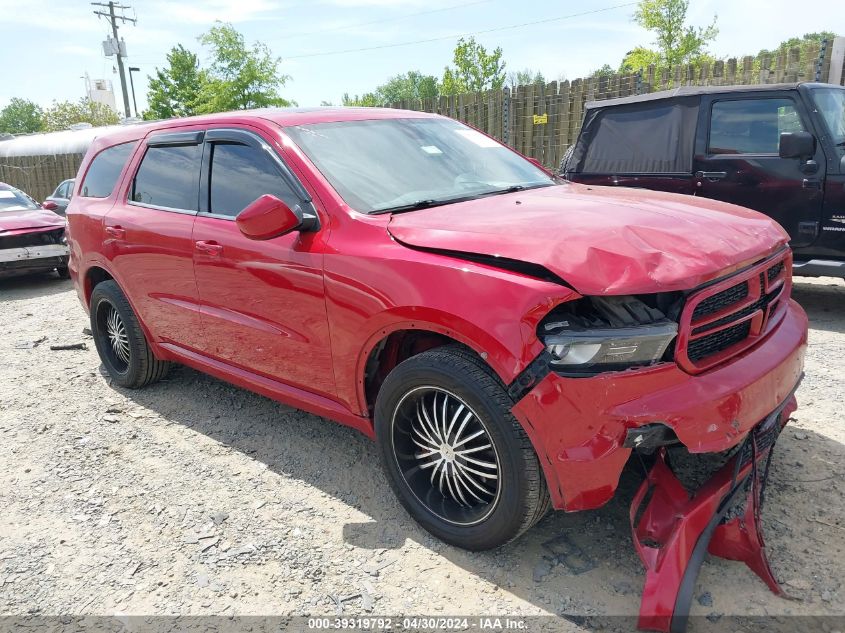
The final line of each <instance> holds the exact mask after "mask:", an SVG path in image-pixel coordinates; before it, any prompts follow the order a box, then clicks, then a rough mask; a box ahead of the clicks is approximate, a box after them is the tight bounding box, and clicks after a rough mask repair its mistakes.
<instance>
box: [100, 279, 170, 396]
mask: <svg viewBox="0 0 845 633" xmlns="http://www.w3.org/2000/svg"><path fill="white" fill-rule="evenodd" d="M91 334H92V335H93V337H94V344H95V345H96V346H97V353H98V354H99V355H100V360H101V361H102V362H103V365H104V366H105V368H106V370H107V371H108V373H109V376H111V379H112V380H113V381H114V382H115V384H117V385H119V386H121V387H126V388H128V389H140V388H141V387H146V386H147V385H149V384H150V383H153V382H156V381H158V380H161V379H162V378H163V377H164V376H165V375H166V374H167V371H168V370H169V369H170V363H168V362H165V361H161V360H159V359H157V358H156V357H155V356H154V355H153V352H152V349H150V346H149V343H147V339H146V337H145V336H144V332H143V330H142V329H141V325H140V323H139V322H138V317H136V316H135V312H134V311H133V310H132V306H130V305H129V301H128V300H127V299H126V296H125V295H124V294H123V291H121V289H120V287H119V286H118V285H117V284H116V283H115V282H114V281H112V280H109V281H103V282H101V283H99V284H97V286H96V287H95V288H94V291H93V292H92V293H91Z"/></svg>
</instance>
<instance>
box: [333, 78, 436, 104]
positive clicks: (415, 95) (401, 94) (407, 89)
mask: <svg viewBox="0 0 845 633" xmlns="http://www.w3.org/2000/svg"><path fill="white" fill-rule="evenodd" d="M439 94H440V91H439V86H438V85H437V77H435V76H434V75H423V74H422V73H421V72H420V71H418V70H409V71H408V72H406V73H401V74H399V75H396V76H395V77H391V78H390V79H388V80H387V81H386V82H385V83H383V84H382V85H381V86H378V87H377V88H376V89H375V91H373V92H365V93H364V94H362V95H361V96H358V95H355V96H354V97H350V96H349V93H346V94H344V95H343V105H345V106H365V107H378V106H383V105H386V104H389V103H396V102H397V101H402V100H403V99H407V100H408V101H416V100H419V99H428V98H432V97H438V96H439Z"/></svg>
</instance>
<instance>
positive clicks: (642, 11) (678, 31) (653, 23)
mask: <svg viewBox="0 0 845 633" xmlns="http://www.w3.org/2000/svg"><path fill="white" fill-rule="evenodd" d="M688 9H689V0H640V3H639V4H638V5H637V10H636V11H635V12H634V22H636V23H637V24H638V25H639V26H641V27H642V28H644V29H646V30H647V31H651V32H652V33H653V34H654V36H655V41H654V44H655V46H656V47H657V50H656V51H649V50H648V49H639V53H638V55H637V56H635V57H634V58H633V59H629V57H630V55H631V54H630V53H629V55H628V56H626V58H625V60H626V61H627V62H628V65H627V68H628V69H629V70H628V72H631V71H637V70H640V69H641V68H644V66H639V67H635V66H634V64H635V63H642V61H644V60H649V59H652V60H657V62H658V63H656V64H655V65H656V66H657V67H658V70H662V69H664V68H665V69H668V70H670V71H671V70H672V69H674V68H675V67H677V66H683V65H685V64H699V63H701V61H703V60H704V59H705V56H706V54H707V45H708V43H710V42H712V41H713V40H714V39H715V38H716V35H718V33H719V30H718V29H717V28H716V16H713V22H712V23H711V24H710V25H709V26H707V27H704V28H701V27H698V28H696V27H693V26H688V25H687V24H686V19H687V10H688ZM636 50H638V49H635V51H636ZM633 52H634V51H632V53H633ZM646 52H648V53H649V54H648V55H646V54H645V53H646ZM626 61H623V67H626Z"/></svg>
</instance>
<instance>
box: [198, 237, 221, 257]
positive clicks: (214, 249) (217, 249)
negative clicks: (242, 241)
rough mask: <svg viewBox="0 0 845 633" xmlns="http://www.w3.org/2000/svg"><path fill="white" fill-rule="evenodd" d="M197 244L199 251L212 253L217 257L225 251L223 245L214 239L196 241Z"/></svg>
mask: <svg viewBox="0 0 845 633" xmlns="http://www.w3.org/2000/svg"><path fill="white" fill-rule="evenodd" d="M195 246H196V248H197V250H198V251H199V252H201V253H205V254H207V255H211V256H212V257H216V256H217V255H219V254H220V253H222V252H223V247H222V246H221V245H220V244H218V243H217V242H215V241H214V240H209V241H206V240H200V241H199V242H196V244H195Z"/></svg>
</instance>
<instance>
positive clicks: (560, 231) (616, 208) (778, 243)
mask: <svg viewBox="0 0 845 633" xmlns="http://www.w3.org/2000/svg"><path fill="white" fill-rule="evenodd" d="M388 231H389V232H390V234H391V235H392V236H393V237H394V238H395V239H396V240H398V241H399V242H401V243H403V244H405V245H408V246H411V247H416V248H426V249H437V250H445V251H453V252H456V253H474V254H480V255H493V256H500V257H504V258H508V259H512V260H518V261H523V262H529V263H532V264H537V265H540V266H543V267H545V268H546V269H548V270H550V271H551V272H553V273H555V274H556V275H558V276H559V277H561V278H562V279H563V280H564V281H566V282H567V283H568V284H570V285H571V286H572V287H573V288H575V289H576V290H577V291H578V292H580V293H581V294H585V295H596V294H638V293H652V292H663V291H670V290H688V289H691V288H694V287H696V286H698V285H700V284H702V283H704V282H706V281H709V280H711V279H713V278H715V277H718V276H721V274H724V273H726V272H729V271H730V270H733V269H736V268H738V267H740V266H742V265H745V264H748V263H751V262H752V261H755V260H757V259H760V258H762V257H765V256H766V255H768V254H770V253H772V252H773V251H775V250H777V249H779V248H780V247H782V246H783V245H784V244H786V242H787V241H788V239H789V237H788V235H787V234H786V232H785V231H784V230H783V229H781V228H780V226H779V225H778V224H777V223H775V222H774V221H773V220H770V219H769V218H767V217H766V216H764V215H762V214H760V213H757V212H756V211H750V210H748V209H745V208H742V207H738V206H735V205H731V204H727V203H723V202H717V201H714V200H708V199H705V198H698V197H693V196H683V195H677V194H667V193H661V192H654V191H647V190H643V189H623V188H615V187H595V186H587V185H577V184H565V185H559V186H553V187H545V188H541V189H533V190H528V191H522V192H517V193H513V194H505V195H500V196H493V197H489V198H481V199H478V200H472V201H469V202H463V203H458V204H452V205H447V206H443V207H435V208H432V209H425V210H420V211H412V212H408V213H402V214H395V215H393V216H392V217H391V220H390V223H389V224H388Z"/></svg>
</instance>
